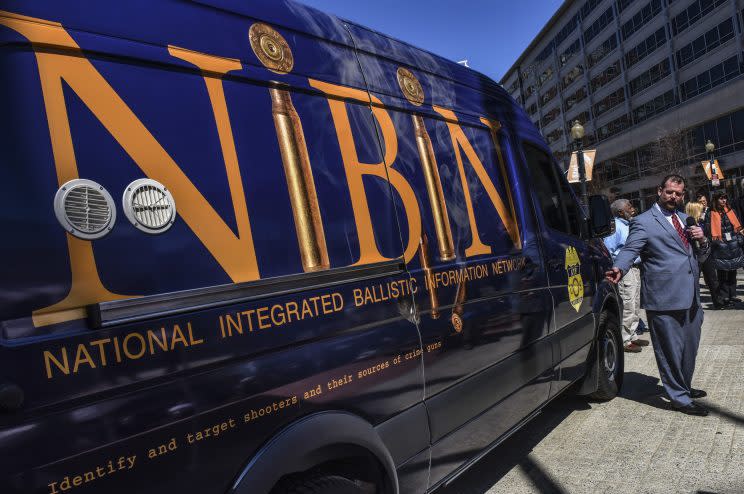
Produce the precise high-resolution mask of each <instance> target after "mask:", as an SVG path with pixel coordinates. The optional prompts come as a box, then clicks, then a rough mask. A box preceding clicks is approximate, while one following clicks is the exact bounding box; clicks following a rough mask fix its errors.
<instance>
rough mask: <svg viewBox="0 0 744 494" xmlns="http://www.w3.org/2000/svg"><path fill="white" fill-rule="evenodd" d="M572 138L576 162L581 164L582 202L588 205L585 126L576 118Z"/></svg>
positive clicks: (572, 128)
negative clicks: (584, 140)
mask: <svg viewBox="0 0 744 494" xmlns="http://www.w3.org/2000/svg"><path fill="white" fill-rule="evenodd" d="M571 138H572V139H573V141H574V147H575V148H576V163H577V164H578V166H579V183H580V184H581V204H582V205H584V207H586V205H587V203H588V200H587V194H586V169H585V168H584V142H583V139H584V126H583V125H581V123H580V122H579V121H578V120H574V123H573V126H572V127H571Z"/></svg>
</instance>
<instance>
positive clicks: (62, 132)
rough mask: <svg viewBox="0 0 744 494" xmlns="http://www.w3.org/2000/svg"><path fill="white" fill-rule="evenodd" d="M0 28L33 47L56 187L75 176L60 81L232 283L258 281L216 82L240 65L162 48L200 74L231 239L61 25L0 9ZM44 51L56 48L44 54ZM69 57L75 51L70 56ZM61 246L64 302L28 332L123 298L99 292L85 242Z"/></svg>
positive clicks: (44, 312) (38, 316)
mask: <svg viewBox="0 0 744 494" xmlns="http://www.w3.org/2000/svg"><path fill="white" fill-rule="evenodd" d="M0 25H2V26H5V27H7V28H10V29H12V30H14V31H16V32H18V33H19V34H21V35H22V36H24V37H25V38H27V39H28V40H29V41H30V42H31V44H32V45H33V46H34V49H35V55H36V63H37V65H38V70H39V76H40V82H41V90H42V94H43V98H44V105H45V108H46V114H47V119H48V125H49V133H50V137H51V142H52V151H53V153H54V162H55V167H56V173H57V179H58V182H59V184H60V185H61V184H63V183H65V182H67V181H69V180H72V179H75V178H78V168H77V162H76V159H75V153H74V149H73V141H72V135H71V130H70V122H69V118H68V113H67V108H66V105H65V100H64V95H63V89H62V88H63V84H62V83H63V81H64V82H65V83H66V84H67V85H68V86H69V87H70V88H71V89H72V90H73V91H74V92H75V94H76V95H77V96H78V97H79V98H80V100H81V101H82V102H83V103H84V104H85V105H86V106H87V107H88V108H89V109H90V111H91V112H92V114H93V115H94V116H95V117H96V118H97V119H98V120H99V121H100V122H101V124H102V125H103V126H104V127H105V128H106V130H107V131H108V132H109V133H110V134H111V135H112V136H113V138H114V139H116V141H117V142H118V143H119V144H120V145H121V147H122V148H123V149H124V150H125V151H126V152H127V154H129V156H130V157H131V158H132V160H133V161H134V162H135V163H136V164H137V166H139V168H140V169H141V170H142V172H143V173H144V174H145V175H146V176H148V177H150V178H153V179H155V180H157V181H159V182H162V183H163V184H165V185H167V187H168V189H169V190H170V191H171V193H172V194H173V196H174V197H175V198H176V200H177V202H178V203H179V215H180V216H181V217H182V218H183V220H184V221H185V222H186V224H187V225H188V226H189V228H191V230H192V231H193V232H194V234H195V235H196V236H197V238H198V239H199V241H200V242H201V243H202V244H203V245H204V246H205V247H206V249H207V250H208V251H209V252H210V253H211V255H212V256H213V257H214V258H215V259H216V261H217V262H218V263H219V264H220V266H222V268H223V269H224V270H225V272H226V273H227V274H228V276H229V277H230V278H231V279H232V280H233V282H242V281H251V280H256V279H259V278H260V275H259V271H258V264H257V261H256V254H255V250H254V246H253V238H252V233H251V227H250V220H249V216H248V210H247V207H246V202H245V196H244V192H243V186H242V182H241V177H240V171H239V168H238V162H237V156H236V154H235V145H234V142H233V135H232V130H231V128H230V120H229V116H228V112H227V106H226V104H225V96H224V92H223V88H222V83H221V79H220V77H221V76H222V75H224V74H226V73H227V72H229V71H232V70H238V69H240V68H241V64H240V62H238V61H237V60H232V59H225V58H221V57H215V56H212V55H207V54H200V53H195V52H188V51H186V50H182V49H178V48H174V47H171V50H170V53H171V55H172V56H174V57H176V58H179V59H181V60H186V61H187V62H189V63H191V64H193V65H196V66H197V67H198V68H199V69H201V70H202V73H203V74H204V79H205V84H206V87H207V92H208V96H209V99H210V103H211V106H212V110H213V114H214V118H215V124H216V126H217V129H218V135H219V139H220V144H221V146H222V152H223V158H224V161H225V168H226V171H227V176H228V183H229V188H230V194H231V196H232V204H233V208H234V210H235V217H236V223H237V230H238V235H235V234H234V233H233V231H232V230H231V229H230V227H229V226H228V225H227V224H226V223H225V221H223V219H222V218H221V217H220V216H219V214H218V213H217V212H216V211H215V210H214V208H213V207H212V206H211V205H210V204H209V203H208V202H207V200H206V199H205V197H204V196H203V195H202V193H201V192H200V191H199V190H198V189H197V187H196V186H195V185H194V184H193V183H192V182H191V181H190V180H189V178H188V177H187V176H186V174H185V173H184V172H183V171H182V170H181V168H180V167H179V166H178V164H176V162H175V161H174V160H173V158H171V156H170V155H169V154H168V152H167V151H166V150H165V149H163V147H162V146H161V145H160V143H158V141H157V140H156V139H155V137H154V136H153V135H152V134H151V133H150V131H149V130H148V129H147V128H145V126H144V124H143V123H142V122H141V121H140V119H139V118H137V116H136V115H135V114H134V112H133V111H132V110H131V109H130V108H129V106H127V104H126V103H125V102H124V101H123V100H122V98H121V97H120V96H119V95H118V94H117V93H116V91H115V90H114V89H113V88H112V87H111V85H110V84H109V83H108V82H107V81H106V80H105V79H104V78H103V76H102V75H101V74H100V73H99V72H98V71H97V70H96V68H95V67H94V66H93V64H92V63H91V62H90V61H89V60H87V59H86V58H85V57H83V56H82V54H81V52H80V47H79V46H78V45H77V43H76V42H75V41H74V40H73V39H72V37H71V36H70V35H69V34H68V33H67V31H65V29H64V28H63V27H62V25H61V24H58V23H55V22H49V21H45V20H42V19H36V18H32V17H26V16H20V15H16V14H12V13H9V12H3V11H0ZM45 46H53V47H55V48H56V50H54V51H50V50H46V49H45V48H44V47H45ZM70 51H72V52H75V53H74V55H73V56H71V55H70V53H69V52H70ZM207 74H209V75H207ZM67 245H68V249H69V256H70V266H71V270H72V283H71V287H70V292H69V294H68V295H67V297H66V298H65V299H64V300H62V301H60V302H58V303H56V304H54V305H52V306H50V307H46V308H44V309H40V310H38V311H35V312H34V314H33V316H34V317H33V319H34V324H35V325H36V326H42V325H47V324H53V323H57V322H62V321H65V320H71V319H79V318H82V317H84V316H85V314H84V312H83V309H81V307H83V306H85V305H87V304H92V303H96V302H100V301H104V300H113V299H117V298H126V297H127V296H126V295H120V294H114V293H111V292H109V291H108V290H107V289H106V288H105V287H104V286H103V283H102V282H101V280H100V277H99V274H98V269H97V266H96V260H95V257H94V254H93V248H92V246H91V244H90V242H88V241H85V240H81V239H78V238H75V237H73V236H71V235H69V234H67Z"/></svg>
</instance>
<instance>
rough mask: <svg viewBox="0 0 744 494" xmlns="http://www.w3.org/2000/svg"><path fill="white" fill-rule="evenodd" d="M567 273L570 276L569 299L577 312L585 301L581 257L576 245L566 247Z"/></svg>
mask: <svg viewBox="0 0 744 494" xmlns="http://www.w3.org/2000/svg"><path fill="white" fill-rule="evenodd" d="M566 275H567V276H568V283H567V285H568V300H569V302H571V306H572V307H573V308H574V310H575V311H576V312H579V309H580V308H581V303H582V302H583V301H584V280H583V278H582V277H581V259H580V258H579V253H578V252H576V247H568V248H567V249H566Z"/></svg>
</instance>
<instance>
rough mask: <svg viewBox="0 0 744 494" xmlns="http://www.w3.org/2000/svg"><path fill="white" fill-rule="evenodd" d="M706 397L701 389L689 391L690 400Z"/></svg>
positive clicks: (706, 394)
mask: <svg viewBox="0 0 744 494" xmlns="http://www.w3.org/2000/svg"><path fill="white" fill-rule="evenodd" d="M706 396H708V393H706V392H705V391H703V390H702V389H695V388H692V389H691V390H690V398H705V397H706Z"/></svg>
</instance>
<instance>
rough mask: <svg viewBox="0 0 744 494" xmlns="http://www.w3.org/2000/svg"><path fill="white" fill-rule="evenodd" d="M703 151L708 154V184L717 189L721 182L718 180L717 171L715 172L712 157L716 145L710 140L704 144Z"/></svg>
mask: <svg viewBox="0 0 744 494" xmlns="http://www.w3.org/2000/svg"><path fill="white" fill-rule="evenodd" d="M705 150H706V151H707V152H708V162H709V163H710V183H711V185H712V186H713V187H718V186H719V185H720V184H721V182H720V181H719V180H718V170H716V160H715V157H714V156H713V151H715V150H716V145H715V144H713V143H712V142H711V141H710V139H708V142H706V143H705Z"/></svg>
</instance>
